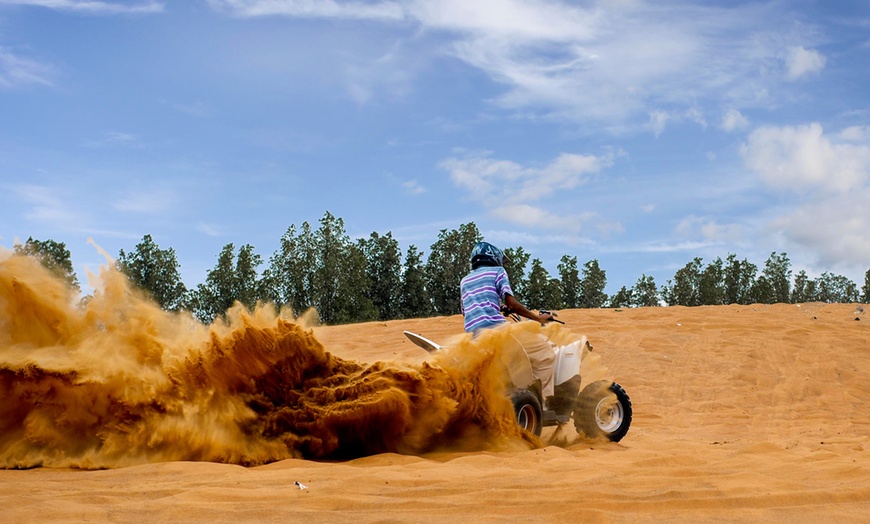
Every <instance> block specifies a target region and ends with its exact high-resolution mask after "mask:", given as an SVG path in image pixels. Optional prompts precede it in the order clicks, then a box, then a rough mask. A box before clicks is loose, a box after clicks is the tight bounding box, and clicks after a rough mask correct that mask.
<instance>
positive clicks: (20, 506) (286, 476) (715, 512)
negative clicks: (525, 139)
mask: <svg viewBox="0 0 870 524" xmlns="http://www.w3.org/2000/svg"><path fill="white" fill-rule="evenodd" d="M559 315H560V316H559V318H560V319H562V320H564V321H565V322H566V325H567V326H570V329H571V330H572V331H574V332H576V333H581V334H585V335H586V336H587V337H588V338H589V340H590V342H591V343H592V345H593V346H594V352H595V353H596V354H598V355H600V356H601V361H602V363H603V364H605V365H606V366H607V368H608V369H609V371H610V373H611V375H612V378H613V379H614V380H615V381H617V382H619V383H620V384H621V385H622V386H623V387H624V388H625V390H626V391H627V392H628V394H629V395H630V396H631V400H632V403H633V407H634V420H633V423H632V426H631V429H630V431H629V432H628V435H627V436H626V437H625V438H624V439H623V440H622V441H621V442H619V443H612V442H590V441H586V440H583V439H578V437H577V435H576V433H574V432H573V429H571V430H566V431H557V430H554V429H553V428H545V431H544V434H543V436H542V443H541V447H538V448H536V449H522V450H510V451H438V452H429V453H421V454H410V455H405V454H398V453H381V454H374V455H371V456H365V457H362V458H356V459H353V460H344V461H337V460H328V461H318V460H304V459H286V460H279V461H275V462H271V463H268V464H264V465H259V466H255V467H243V466H240V465H233V464H224V463H217V462H208V461H201V462H193V461H167V462H159V463H145V464H139V465H134V466H129V467H117V468H110V469H100V470H83V469H70V468H53V467H36V468H32V469H5V470H0V484H2V487H3V488H2V490H0V504H2V507H3V511H2V512H0V521H3V522H46V521H63V522H104V521H105V522H210V523H211V522H250V521H258V522H444V521H445V520H453V521H456V522H526V521H534V520H537V521H544V522H676V521H682V522H782V521H790V522H832V521H837V522H867V521H868V520H870V454H868V450H867V448H868V447H870V442H868V434H870V317H867V316H866V315H865V314H864V313H863V312H861V311H859V310H858V306H857V305H854V304H851V305H849V304H800V305H786V304H777V305H752V306H720V307H697V308H684V307H667V308H640V309H623V310H613V309H601V310H570V311H562V312H560V313H559ZM461 329H462V324H461V318H460V317H458V316H453V317H441V318H431V319H421V320H404V321H393V322H375V323H367V324H357V325H345V326H334V327H327V326H323V327H316V328H313V334H314V336H315V337H316V338H317V339H318V340H319V341H320V342H322V343H323V345H324V347H325V348H326V350H327V351H329V352H331V353H333V354H335V355H337V356H339V357H341V358H346V359H351V360H354V361H358V362H374V361H399V362H408V363H412V364H415V365H416V364H419V363H420V362H423V361H424V360H426V359H427V358H428V356H427V354H425V352H423V351H422V350H421V349H419V348H417V347H416V346H414V345H412V344H411V343H410V342H409V341H407V340H406V339H405V337H403V336H402V331H403V330H411V331H415V332H418V333H421V334H423V335H424V336H427V337H428V338H431V339H433V340H436V341H443V340H448V339H450V337H452V336H454V335H456V334H457V333H459V332H460V331H461Z"/></svg>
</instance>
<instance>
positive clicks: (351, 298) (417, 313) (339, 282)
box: [15, 212, 870, 324]
mask: <svg viewBox="0 0 870 524" xmlns="http://www.w3.org/2000/svg"><path fill="white" fill-rule="evenodd" d="M482 239H483V237H482V235H481V234H480V231H479V230H478V228H477V226H476V225H475V224H474V223H473V222H470V223H468V224H462V225H460V226H459V228H458V229H453V230H448V229H442V230H441V231H440V232H439V233H438V238H437V240H436V241H435V243H434V244H432V245H431V246H430V247H429V255H428V257H426V258H425V260H424V253H423V252H422V251H420V250H419V249H418V248H417V247H416V246H415V245H411V246H409V247H408V250H407V252H406V253H405V254H404V257H403V255H402V251H401V249H400V247H399V243H398V241H397V240H396V239H395V238H393V236H392V233H387V234H386V235H381V234H379V233H377V232H373V233H372V234H371V235H370V236H369V237H368V238H361V239H358V240H353V239H351V237H350V236H349V235H348V233H347V230H346V228H345V225H344V221H343V220H342V219H341V218H337V217H335V216H333V215H332V214H331V213H329V212H326V213H325V214H324V216H323V218H321V219H320V221H319V224H318V227H317V228H316V229H314V228H312V226H311V225H310V224H309V223H308V222H303V223H302V224H301V225H300V226H299V227H297V226H296V225H295V224H293V225H291V226H290V227H289V228H288V229H287V231H286V232H285V233H284V235H283V236H282V237H281V240H280V244H279V247H278V249H277V250H276V251H275V253H273V254H272V256H271V257H270V258H269V260H268V261H267V263H266V267H265V268H264V269H263V270H262V271H261V269H260V268H261V266H263V265H264V260H263V258H262V257H261V256H260V255H259V254H257V253H256V252H255V251H254V247H253V246H251V245H250V244H245V245H243V246H240V247H239V248H238V249H236V247H235V246H234V245H233V244H227V245H225V246H224V247H223V249H222V250H221V252H220V254H219V255H218V259H217V264H216V265H215V267H214V268H213V269H211V270H210V271H208V273H207V275H206V279H205V282H203V283H200V284H198V285H197V286H196V287H195V288H193V289H188V288H187V287H186V286H185V284H184V283H183V281H182V279H181V273H180V265H179V263H178V259H177V257H176V254H175V250H174V249H172V248H169V249H162V248H160V247H159V246H158V245H157V244H156V243H155V242H154V240H153V239H152V237H151V235H145V236H144V237H143V239H142V242H140V243H139V244H137V245H136V246H135V248H134V249H133V250H132V251H129V252H126V251H124V250H123V249H122V250H121V251H120V252H119V254H118V258H117V260H116V264H117V268H118V269H119V270H121V271H122V272H124V273H125V274H126V275H127V276H128V277H129V279H130V280H131V282H132V283H133V284H134V285H135V286H137V287H139V288H140V289H142V290H144V291H145V292H147V293H148V294H150V295H151V296H152V297H153V299H154V300H155V301H156V302H157V303H158V304H159V305H160V306H161V307H162V308H164V309H166V310H169V311H177V310H182V309H183V310H188V311H190V312H192V313H193V314H194V315H195V316H196V317H197V318H198V319H199V320H201V321H203V322H211V321H212V320H214V319H215V318H216V317H218V316H221V315H223V314H225V312H226V311H227V310H228V309H229V308H230V307H232V306H233V305H234V304H235V303H236V302H240V303H241V304H243V305H244V306H246V307H248V308H252V307H254V306H255V305H256V304H257V303H258V302H268V303H273V304H275V305H276V306H277V307H279V308H281V307H285V306H288V307H290V308H292V310H293V311H294V312H296V313H302V312H304V311H306V310H308V309H309V308H315V309H316V310H317V311H318V313H319V315H320V318H321V320H322V321H323V322H325V323H328V324H340V323H351V322H364V321H371V320H392V319H398V318H420V317H428V316H433V315H453V314H456V313H459V312H460V301H459V281H460V280H461V278H462V277H463V276H464V275H465V274H466V273H467V272H468V271H469V269H470V266H469V260H468V254H469V253H470V252H471V249H472V247H473V246H474V244H475V243H476V242H478V241H480V240H482ZM15 253H16V254H20V255H30V256H35V257H37V258H38V259H39V260H40V261H41V262H42V263H43V265H45V266H46V267H48V268H49V269H51V270H52V271H54V272H55V273H57V274H58V275H59V276H60V277H61V278H63V279H64V280H65V281H66V282H67V283H69V285H70V286H73V287H75V288H78V285H79V284H78V280H77V278H76V276H75V273H74V271H73V268H72V263H71V258H70V253H69V250H68V249H66V246H65V245H64V244H63V243H58V242H55V241H53V240H46V241H39V240H34V239H32V238H30V239H28V240H27V242H26V243H24V244H21V245H17V246H15ZM505 254H506V255H507V258H508V260H507V262H506V264H505V269H506V270H507V272H508V275H509V276H510V279H511V284H512V287H513V288H514V292H515V293H516V294H517V296H518V297H519V298H520V299H521V300H522V301H523V302H524V303H525V304H526V305H527V306H528V307H529V308H531V309H553V310H558V309H570V308H600V307H648V306H659V305H683V306H700V305H724V304H754V303H764V304H772V303H778V302H785V303H802V302H817V301H821V302H842V303H851V302H858V301H863V302H868V297H870V270H868V271H867V274H866V277H865V283H864V287H863V288H862V290H861V292H860V293H859V290H858V287H857V286H856V284H855V283H854V282H852V281H851V280H849V279H848V278H846V277H843V276H840V275H834V274H831V273H827V272H826V273H823V274H822V275H821V276H820V277H818V278H815V279H810V278H809V277H808V276H807V274H806V272H804V271H800V272H798V273H797V274H796V275H793V273H792V269H791V261H790V260H789V258H788V256H787V255H786V254H785V253H775V252H774V253H771V255H770V257H769V258H768V259H767V261H766V262H765V264H764V266H763V267H762V268H761V270H760V271H759V268H758V267H757V266H756V265H755V264H753V263H751V262H749V261H747V260H746V259H743V260H738V258H737V256H736V255H734V254H729V255H728V256H727V258H726V259H725V260H722V259H721V258H717V259H716V260H713V261H711V262H709V263H708V264H706V265H704V264H703V260H702V259H701V258H694V259H693V260H692V261H691V262H689V263H688V264H686V266H684V267H683V268H681V269H679V270H678V271H677V272H676V273H675V274H674V277H673V279H670V280H668V281H667V283H666V284H665V285H663V286H661V287H659V286H658V285H657V284H656V282H655V279H654V278H653V277H652V276H648V275H645V274H644V275H642V276H641V277H640V278H639V279H638V280H637V282H636V283H635V284H634V285H633V286H632V287H631V288H628V287H626V286H623V287H622V288H620V290H619V291H618V292H617V293H616V294H614V295H612V296H608V295H607V294H606V293H605V292H604V289H605V287H606V284H607V276H606V272H605V271H604V270H603V269H602V268H601V267H600V266H599V263H598V260H596V259H593V260H589V261H588V262H586V263H585V264H583V265H582V266H580V265H579V264H578V260H577V257H576V256H569V255H564V256H562V258H561V259H560V261H559V264H558V266H557V274H556V275H551V274H550V273H549V272H548V271H547V269H546V268H544V265H543V262H542V261H541V260H540V259H538V258H532V257H531V254H530V253H528V252H527V251H525V249H524V248H523V247H521V246H520V247H510V248H507V249H505ZM530 259H531V260H530ZM793 277H794V278H793Z"/></svg>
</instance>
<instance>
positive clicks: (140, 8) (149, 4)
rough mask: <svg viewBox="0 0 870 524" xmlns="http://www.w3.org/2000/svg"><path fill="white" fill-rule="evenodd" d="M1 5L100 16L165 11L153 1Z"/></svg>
mask: <svg viewBox="0 0 870 524" xmlns="http://www.w3.org/2000/svg"><path fill="white" fill-rule="evenodd" d="M0 4H5V5H24V6H37V7H45V8H48V9H54V10H57V11H72V12H77V13H88V14H99V15H114V14H147V13H159V12H161V11H163V3H162V2H155V1H151V0H149V1H143V2H101V1H97V0H0Z"/></svg>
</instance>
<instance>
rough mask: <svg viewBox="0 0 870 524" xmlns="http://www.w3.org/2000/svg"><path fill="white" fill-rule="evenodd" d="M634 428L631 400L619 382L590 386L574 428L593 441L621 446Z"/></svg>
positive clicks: (580, 400) (579, 402) (576, 413)
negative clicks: (631, 426)
mask: <svg viewBox="0 0 870 524" xmlns="http://www.w3.org/2000/svg"><path fill="white" fill-rule="evenodd" d="M630 425H631V399H629V398H628V394H627V393H626V392H625V390H624V389H622V387H621V386H620V385H619V384H617V383H616V382H610V381H607V380H601V381H598V382H593V383H592V384H589V385H588V386H586V387H585V388H584V389H583V391H582V392H581V393H580V397H579V398H578V400H577V407H576V408H575V409H574V426H575V427H576V428H577V431H578V432H581V433H583V434H584V435H586V436H587V437H589V438H606V439H608V440H610V441H612V442H619V441H620V440H622V437H624V436H625V434H626V433H628V427H629V426H630Z"/></svg>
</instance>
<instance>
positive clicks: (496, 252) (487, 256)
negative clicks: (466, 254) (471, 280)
mask: <svg viewBox="0 0 870 524" xmlns="http://www.w3.org/2000/svg"><path fill="white" fill-rule="evenodd" d="M504 258H505V257H504V253H503V252H502V250H501V249H499V248H497V247H495V246H494V245H492V244H490V243H489V242H478V243H477V244H474V248H473V249H472V250H471V269H477V268H479V267H481V266H502V267H504Z"/></svg>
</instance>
